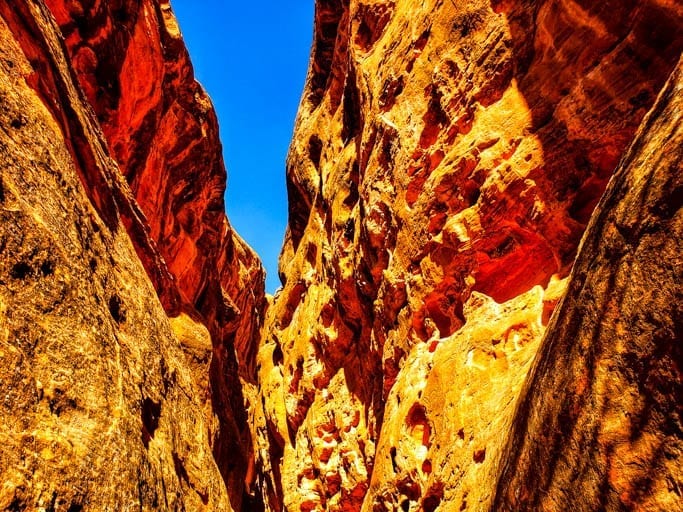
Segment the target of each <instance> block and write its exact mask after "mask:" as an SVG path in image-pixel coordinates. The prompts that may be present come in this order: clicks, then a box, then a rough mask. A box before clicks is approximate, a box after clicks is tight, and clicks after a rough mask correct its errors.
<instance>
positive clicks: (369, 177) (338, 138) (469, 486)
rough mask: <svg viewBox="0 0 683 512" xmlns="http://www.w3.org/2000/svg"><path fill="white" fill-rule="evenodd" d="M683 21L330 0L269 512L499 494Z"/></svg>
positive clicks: (287, 272) (280, 302)
mask: <svg viewBox="0 0 683 512" xmlns="http://www.w3.org/2000/svg"><path fill="white" fill-rule="evenodd" d="M682 20H683V11H682V9H681V6H680V4H679V3H678V2H673V1H659V2H656V1H644V2H600V3H595V2H579V1H569V0H554V1H550V0H548V1H541V2H538V1H534V2H532V1H522V0H519V1H517V0H508V1H484V0H475V1H471V2H452V1H437V0H433V1H429V2H411V1H396V2H392V1H348V0H346V1H342V0H338V1H335V0H321V1H318V2H317V3H316V20H315V21H316V27H315V41H314V46H313V50H312V56H311V62H310V68H309V76H308V81H307V85H306V89H305V91H304V97H303V100H302V103H301V107H300V112H299V116H298V120H297V125H296V129H295V134H294V139H293V142H292V145H291V149H290V154H289V158H288V163H287V166H288V168H287V178H288V190H289V198H290V204H289V214H290V219H289V229H288V233H287V237H286V240H285V245H284V248H283V253H282V257H281V261H280V274H281V277H282V280H283V283H284V286H283V288H282V290H281V291H280V292H279V293H278V294H277V295H276V296H275V299H274V303H273V305H272V306H271V308H270V309H269V311H268V314H267V318H266V322H265V328H264V336H263V341H262V345H261V349H260V352H259V358H258V364H259V368H260V370H259V384H260V388H261V389H260V392H259V393H260V399H257V400H254V402H256V403H257V404H258V405H259V407H257V409H256V411H255V417H254V422H255V423H254V425H255V427H254V431H255V438H256V444H257V451H258V461H257V462H258V467H259V472H260V475H261V476H260V489H261V491H262V493H263V495H264V500H265V502H266V507H267V508H268V509H270V510H279V509H280V508H282V507H284V508H285V509H287V510H297V511H298V510H306V511H310V510H330V511H332V510H361V509H362V510H368V511H382V510H428V511H433V510H439V511H441V510H487V509H488V508H489V507H490V506H491V504H492V500H493V497H494V493H495V489H496V482H497V481H498V471H499V467H500V464H501V462H502V461H503V458H504V457H507V455H504V451H503V449H504V448H505V439H506V437H505V434H506V433H507V432H508V431H509V430H510V429H511V426H512V425H513V423H515V422H517V421H521V420H520V419H519V417H518V416H516V413H515V411H516V406H517V401H518V397H519V396H520V391H521V389H522V386H523V384H524V382H525V378H526V375H527V373H528V371H529V368H530V366H531V364H532V361H533V360H534V357H535V356H536V353H537V351H538V348H539V343H540V340H541V338H542V336H543V333H544V332H545V329H546V325H547V323H548V320H549V317H550V315H551V313H552V311H553V309H554V307H555V305H556V303H557V301H558V299H559V298H560V297H561V296H562V294H563V292H564V290H565V287H566V284H567V277H568V275H569V272H570V269H571V266H572V263H573V260H574V257H575V255H576V252H577V247H578V245H579V240H580V238H581V236H582V234H583V232H584V229H585V226H586V224H587V222H588V220H589V218H590V216H591V214H592V213H593V210H594V208H595V205H596V204H597V202H598V200H599V199H600V197H601V195H602V193H603V191H604V189H605V187H606V185H607V182H608V180H609V178H610V176H611V175H612V174H613V172H614V170H615V168H616V167H617V164H618V162H619V160H620V158H621V157H622V156H623V154H624V152H625V150H626V148H627V146H628V144H629V143H630V142H631V141H632V139H633V136H634V134H635V132H636V129H637V127H638V125H639V124H640V122H641V121H642V119H643V117H644V116H645V114H646V112H647V111H648V109H649V108H650V107H651V106H652V104H653V102H654V100H655V98H656V96H657V94H658V92H659V90H660V89H661V87H662V86H663V84H664V83H665V81H666V79H667V77H668V76H669V74H670V73H671V71H672V69H673V68H674V66H675V64H676V61H677V60H678V57H679V55H680V52H681V48H682V37H681V31H680V27H681V22H682ZM610 264H613V265H619V261H617V260H616V259H614V260H613V261H612V260H610ZM565 343H568V344H571V340H569V339H567V340H565ZM634 364H635V363H634ZM557 371H558V372H560V370H559V369H558V370H557ZM553 375H555V374H551V376H550V377H548V378H552V376H553ZM572 375H573V377H574V378H577V379H578V378H579V375H580V374H579V373H578V370H577V372H576V373H574V374H572ZM555 376H556V377H557V378H560V377H559V375H555ZM565 378H567V377H565ZM558 382H559V381H558ZM558 389H559V384H558ZM532 392H535V393H538V394H543V393H545V391H544V388H538V389H536V390H533V391H532ZM533 396H536V395H533ZM549 400H551V401H552V400H554V399H549ZM556 405H557V407H559V404H556ZM549 410H550V409H549ZM586 414H587V415H591V414H593V412H591V410H590V409H589V408H586ZM539 425H540V423H539ZM539 428H540V427H539ZM518 435H519V436H522V430H519V431H518ZM539 442H540V441H539ZM559 442H560V441H558V443H559ZM557 446H559V445H557ZM572 450H573V452H572V453H573V454H574V455H575V456H576V457H580V456H581V455H580V452H581V449H580V448H579V447H578V444H577V445H575V446H574V445H573V448H572ZM505 453H507V452H505ZM525 453H526V452H525ZM534 453H535V452H534ZM544 456H548V454H547V453H545V452H544ZM520 457H521V455H520ZM525 457H527V456H525ZM526 463H528V464H529V465H528V466H525V467H528V468H529V471H531V468H532V467H533V464H534V462H533V459H532V456H531V455H529V456H528V457H527V458H524V459H523V460H522V462H520V464H526ZM529 475H530V474H529ZM528 478H529V479H531V476H529V477H528ZM548 478H551V477H550V476H548ZM624 478H625V479H626V480H628V477H624ZM527 484H528V485H532V484H531V483H528V481H527V483H525V485H527ZM501 485H502V484H501ZM520 485H521V484H520ZM557 485H558V486H559V485H561V483H560V484H557ZM624 485H626V484H624ZM576 492H580V491H579V490H577V491H576ZM651 492H652V494H653V495H654V494H656V493H658V492H659V491H656V490H652V491H651ZM605 496H606V493H605ZM530 499H531V498H530ZM538 499H540V498H538ZM652 499H655V498H652ZM554 500H555V501H553V503H554V505H553V506H557V504H558V503H560V502H561V501H562V500H561V498H560V496H559V495H557V497H555V498H554ZM534 503H541V502H540V501H537V502H534ZM577 503H578V502H577ZM535 506H536V505H535ZM553 506H550V508H547V510H552V509H553ZM567 506H568V507H570V506H569V505H567ZM577 506H578V505H577ZM610 506H612V507H613V509H615V507H617V508H618V505H616V504H614V503H612V504H611V505H610ZM539 507H540V508H539ZM523 508H524V507H522V509H523ZM494 509H495V508H494ZM532 509H534V508H533V507H532ZM537 509H539V510H541V509H543V508H542V507H541V505H537ZM569 509H571V507H570V508H569ZM511 510H518V508H516V506H515V505H511Z"/></svg>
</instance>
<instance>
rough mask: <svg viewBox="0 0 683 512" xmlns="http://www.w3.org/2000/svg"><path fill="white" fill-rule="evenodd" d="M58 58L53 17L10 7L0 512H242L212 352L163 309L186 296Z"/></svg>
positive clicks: (3, 128) (0, 202) (2, 225)
mask: <svg viewBox="0 0 683 512" xmlns="http://www.w3.org/2000/svg"><path fill="white" fill-rule="evenodd" d="M62 43H63V41H62V39H61V33H60V30H59V27H57V25H56V24H55V22H54V19H53V18H52V16H51V14H50V12H49V10H48V9H47V8H46V6H45V5H44V3H43V2H42V1H26V2H24V1H17V2H11V3H9V2H2V3H0V98H1V99H0V389H2V396H3V399H2V404H1V405H0V481H2V486H0V509H2V510H53V511H78V510H93V511H94V510H132V509H136V510H207V511H208V510H226V511H230V510H232V507H231V504H230V499H229V497H228V492H227V489H226V486H225V483H224V482H223V477H222V476H221V473H220V472H219V470H218V467H217V465H216V460H215V458H214V455H213V454H212V450H211V444H210V436H211V434H212V432H214V431H215V430H216V429H215V425H213V419H212V418H211V417H209V416H207V415H205V411H204V410H203V408H204V403H203V402H205V400H206V398H205V397H204V394H205V393H206V390H205V389H202V388H201V386H200V384H201V381H199V380H198V379H197V377H198V374H197V373H194V372H193V370H194V369H195V365H193V362H192V361H191V360H190V359H189V358H188V355H189V351H188V348H195V349H196V351H195V353H196V354H197V355H199V356H200V358H201V357H208V356H209V355H210V353H211V339H210V336H209V335H208V332H207V330H206V328H203V331H202V329H201V328H199V324H197V323H196V322H193V321H192V320H191V319H189V317H188V316H187V315H181V316H180V317H179V319H174V321H173V330H172V326H171V324H170V323H169V318H168V317H167V315H166V312H165V311H164V308H163V307H162V304H161V302H160V301H159V299H158V297H157V293H158V294H159V295H160V296H161V297H164V298H165V299H166V305H167V307H172V306H173V305H174V302H175V304H176V305H175V307H176V308H177V307H178V304H179V301H178V300H175V299H174V295H175V297H177V296H179V293H178V290H177V289H175V284H174V282H173V279H172V278H171V275H170V274H169V273H168V271H167V270H166V269H165V264H164V262H163V259H162V258H161V257H160V255H159V253H158V251H157V250H156V248H155V244H154V242H153V240H152V238H151V237H150V236H149V235H148V231H147V226H146V224H145V219H144V216H143V215H142V213H141V212H140V210H139V208H138V206H137V203H136V201H135V199H134V197H133V195H132V193H131V191H130V188H129V187H128V184H127V183H126V181H125V180H124V179H123V176H122V175H121V173H120V171H119V168H118V166H117V164H116V162H115V161H114V160H113V159H112V158H111V157H110V156H109V152H108V147H107V144H106V140H105V139H104V137H103V135H102V132H101V129H100V126H99V123H98V120H97V118H96V117H95V116H94V114H93V112H92V109H91V107H90V106H89V104H88V102H87V99H86V98H85V96H84V95H83V94H82V91H81V89H80V88H79V86H78V84H77V83H76V82H75V80H74V73H73V72H72V68H71V63H70V61H69V58H68V57H67V56H66V55H65V52H64V46H63V44H62ZM133 242H134V243H135V245H136V247H135V248H134V246H133ZM136 251H137V254H136ZM141 260H142V262H141ZM142 263H144V264H145V265H146V269H145V268H144V267H143V264H142ZM147 273H149V277H148V275H147ZM150 277H151V278H152V280H154V282H155V284H156V286H157V290H155V288H154V286H153V285H152V282H150ZM181 327H182V329H180V328H181ZM174 331H178V332H182V333H183V334H185V336H184V337H183V339H182V341H183V342H184V343H185V342H187V341H191V342H192V343H193V344H192V345H191V347H187V346H186V347H182V346H181V344H180V343H179V338H180V336H179V334H177V333H176V334H174ZM207 338H208V340H207ZM207 345H208V354H207V349H205V348H204V347H206V346H207ZM197 366H199V365H197ZM206 373H208V368H207V369H206ZM207 420H208V421H207ZM238 456H239V454H237V455H236V458H237V457H238ZM237 498H238V499H237V500H236V501H237V503H238V504H239V498H240V496H238V497H237Z"/></svg>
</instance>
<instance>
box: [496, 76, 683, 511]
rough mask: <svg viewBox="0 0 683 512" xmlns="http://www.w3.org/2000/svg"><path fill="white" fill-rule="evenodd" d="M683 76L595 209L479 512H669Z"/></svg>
mask: <svg viewBox="0 0 683 512" xmlns="http://www.w3.org/2000/svg"><path fill="white" fill-rule="evenodd" d="M682 113H683V64H682V63H679V66H678V67H677V69H676V71H675V72H674V74H673V75H672V77H671V80H670V81H669V83H668V84H667V86H666V87H665V88H664V90H663V91H662V93H661V95H660V97H659V99H658V101H657V104H656V105H655V107H654V108H653V110H652V111H651V112H650V114H649V115H648V117H647V119H646V120H645V121H644V122H643V124H642V126H641V128H640V130H639V132H638V134H637V136H636V138H635V140H634V142H633V144H632V145H631V147H630V148H629V151H628V152H627V153H626V155H625V157H624V158H623V160H622V161H621V164H620V166H619V169H618V170H617V171H616V173H615V175H614V177H613V178H612V181H611V182H610V185H609V187H608V189H607V191H606V193H605V196H604V197H603V199H602V201H601V202H600V204H599V205H598V207H597V210H596V212H595V214H594V216H593V218H592V220H591V223H590V225H589V227H588V230H587V233H586V236H585V238H584V240H583V242H582V244H581V249H580V251H579V255H578V258H577V261H576V264H575V265H574V269H573V270H572V275H571V278H570V280H569V288H568V291H567V295H566V296H565V297H564V299H563V300H562V303H561V305H560V306H559V307H558V309H557V311H556V313H555V315H554V316H553V319H552V321H551V323H550V325H549V326H548V333H547V335H546V337H545V339H544V340H543V344H542V346H541V349H540V351H539V354H538V358H537V359H536V362H535V363H534V368H533V370H532V372H531V374H530V376H529V378H528V380H527V382H526V384H525V388H524V392H523V397H522V398H521V400H520V402H519V406H518V408H517V412H516V415H515V420H514V424H513V429H512V433H511V435H510V440H509V442H508V446H507V449H506V451H505V452H504V456H503V462H504V465H503V470H502V472H501V475H500V478H499V484H498V492H497V495H496V501H495V502H494V505H493V507H492V510H501V511H504V510H572V511H574V510H576V511H590V510H643V511H655V510H680V508H681V503H682V502H681V491H682V489H683V470H682V468H683V422H682V421H683V418H682V416H681V414H682V413H683V410H682V407H683V402H681V397H683V374H682V373H681V370H682V369H681V363H683V353H682V348H683V347H682V346H681V342H682V341H683V316H682V315H683V310H682V309H681V304H682V303H683V302H682V300H681V299H683V291H682V289H681V284H682V283H683V259H682V256H681V255H682V254H683V208H682V207H683V114H682Z"/></svg>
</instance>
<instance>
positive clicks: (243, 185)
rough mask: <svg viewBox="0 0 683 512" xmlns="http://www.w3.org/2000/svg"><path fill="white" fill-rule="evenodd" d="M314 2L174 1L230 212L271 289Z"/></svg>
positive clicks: (276, 283) (284, 214) (274, 285)
mask: <svg viewBox="0 0 683 512" xmlns="http://www.w3.org/2000/svg"><path fill="white" fill-rule="evenodd" d="M313 1H314V0H295V1H293V2H288V1H282V0H280V1H275V0H261V1H251V2H250V1H247V2H240V1H235V0H201V1H198V0H171V5H172V7H173V10H174V12H175V14H176V17H177V18H178V21H179V23H180V28H181V30H182V32H183V37H184V38H185V43H186V45H187V47H188V48H189V50H190V56H191V58H192V63H193V65H194V70H195V75H196V76H197V79H198V80H199V81H200V82H201V83H202V85H203V86H204V88H205V89H206V90H207V91H208V93H209V95H210V96H211V99H212V100H213V103H214V106H215V107H216V112H217V113H218V121H219V123H220V133H221V141H222V142H223V155H224V157H225V163H226V166H227V168H228V188H227V192H226V198H225V199H226V205H227V206H226V208H227V210H228V218H229V219H230V222H231V224H232V225H233V226H234V228H235V229H236V230H237V232H238V233H239V234H240V236H242V238H244V239H245V240H246V241H247V243H248V244H249V245H251V246H252V247H253V248H254V250H255V251H256V252H257V253H258V255H259V256H260V257H261V259H262V260H263V264H264V266H265V268H266V272H267V279H266V290H267V291H268V292H270V293H273V292H274V291H275V289H276V288H277V287H278V286H279V284H280V281H279V279H278V277H277V257H278V255H279V253H280V247H281V246H282V240H283V237H284V232H285V226H286V224H287V191H286V186H285V157H286V155H287V149H288V147H289V142H290V140H291V137H292V129H293V127H294V118H295V116H296V110H297V107H298V105H299V99H300V98H301V92H302V91H303V86H304V81H305V78H306V70H307V68H308V57H309V53H310V47H311V41H312V37H313Z"/></svg>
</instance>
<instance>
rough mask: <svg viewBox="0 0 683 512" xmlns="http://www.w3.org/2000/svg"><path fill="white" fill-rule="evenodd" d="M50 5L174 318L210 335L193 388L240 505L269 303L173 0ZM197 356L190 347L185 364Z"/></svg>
mask: <svg viewBox="0 0 683 512" xmlns="http://www.w3.org/2000/svg"><path fill="white" fill-rule="evenodd" d="M46 4H47V5H48V7H49V8H50V10H51V11H52V13H53V14H54V16H55V18H56V19H57V21H58V23H59V26H60V28H61V31H62V33H63V36H64V39H65V45H66V48H67V52H68V54H69V56H70V58H71V62H72V67H73V70H74V72H75V75H76V77H77V79H78V82H79V84H80V86H81V87H82V89H83V91H84V92H85V94H86V96H87V99H88V100H89V102H90V104H91V105H92V107H93V109H94V110H95V113H96V114H97V117H98V119H99V121H100V123H101V126H102V130H103V132H104V135H105V138H106V140H107V142H108V144H109V147H110V148H111V152H112V157H113V158H114V159H115V160H116V161H117V162H118V164H119V168H120V169H121V172H122V173H123V174H124V175H125V177H126V179H127V181H128V182H129V184H130V188H131V190H132V192H133V195H134V197H135V200H136V201H137V203H138V204H139V207H140V209H141V211H142V212H143V213H144V218H145V225H146V228H147V231H148V236H149V238H151V239H152V240H153V241H154V244H155V245H156V247H158V251H159V253H160V254H161V256H162V257H163V260H164V262H165V265H166V267H167V269H168V272H169V273H170V274H171V275H172V277H173V285H172V287H171V288H172V290H171V291H172V293H174V294H175V296H176V297H177V298H176V300H175V303H173V302H172V301H170V300H166V301H165V304H166V306H167V307H166V309H167V312H168V313H169V315H171V316H175V315H177V314H179V313H183V314H189V315H190V316H191V317H192V318H195V319H196V321H197V322H199V323H201V324H203V325H204V326H206V328H208V330H209V333H210V335H211V340H212V345H213V355H212V356H210V368H209V370H210V378H207V374H206V373H205V370H206V368H204V367H203V366H201V367H197V370H198V373H196V380H198V381H201V382H203V385H205V386H206V385H208V387H207V388H205V389H204V390H203V394H204V397H205V400H206V404H205V409H206V412H207V414H208V416H207V418H208V420H209V423H210V425H211V440H212V446H213V447H214V452H215V455H216V459H217V461H218V463H219V467H220V469H221V471H222V472H223V475H224V477H225V479H226V482H227V484H228V487H229V491H230V495H231V497H232V499H233V504H234V505H235V506H236V507H239V502H240V500H241V499H242V494H243V489H244V478H245V473H246V468H247V466H248V464H249V462H248V460H249V459H250V458H251V457H252V454H251V449H250V440H249V431H248V428H247V422H246V420H247V416H246V413H245V410H244V408H245V406H244V398H243V393H242V390H241V384H240V380H239V376H238V374H239V375H241V377H242V378H243V379H245V380H246V381H248V382H253V381H254V361H255V354H256V348H257V346H258V344H257V336H258V333H259V329H260V325H261V318H262V316H263V315H262V313H263V311H264V309H265V307H266V302H265V296H264V293H265V291H264V284H263V280H264V274H263V270H262V268H261V264H260V262H259V260H258V258H257V257H256V255H255V254H254V253H253V251H252V250H251V249H250V248H249V247H248V246H247V245H246V244H245V243H244V242H243V241H242V240H241V239H240V238H239V237H238V236H237V235H236V234H235V233H234V231H233V230H232V228H231V227H230V225H229V223H228V220H227V218H226V216H225V205H224V199H223V195H224V192H225V181H226V173H225V167H224V164H223V157H222V152H221V144H220V141H219V138H218V124H217V121H216V115H215V112H214V110H213V107H212V105H211V102H210V100H209V98H208V96H207V95H206V93H205V92H204V90H203V89H202V88H201V86H200V85H199V84H198V83H197V82H196V81H195V79H194V75H193V71H192V66H191V63H190V60H189V57H188V54H187V50H186V48H185V46H184V44H183V41H182V38H181V34H180V30H179V27H178V24H177V21H176V19H175V17H174V15H173V12H172V11H171V7H170V4H169V2H168V1H164V0H161V1H159V0H142V1H140V0H116V1H111V2H104V1H94V2H72V1H66V0H46ZM143 261H144V260H143ZM146 267H149V266H148V265H146ZM148 270H149V268H148ZM157 290H158V291H159V293H160V294H161V296H162V297H164V296H165V291H164V290H163V289H161V288H160V287H159V286H157ZM181 339H185V338H184V337H181ZM195 348H196V347H195V346H194V345H193V344H192V343H191V344H190V346H189V349H188V354H189V357H190V358H193V357H195V356H194V355H193V354H194V350H195ZM235 353H236V354H237V358H236V356H235Z"/></svg>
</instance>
